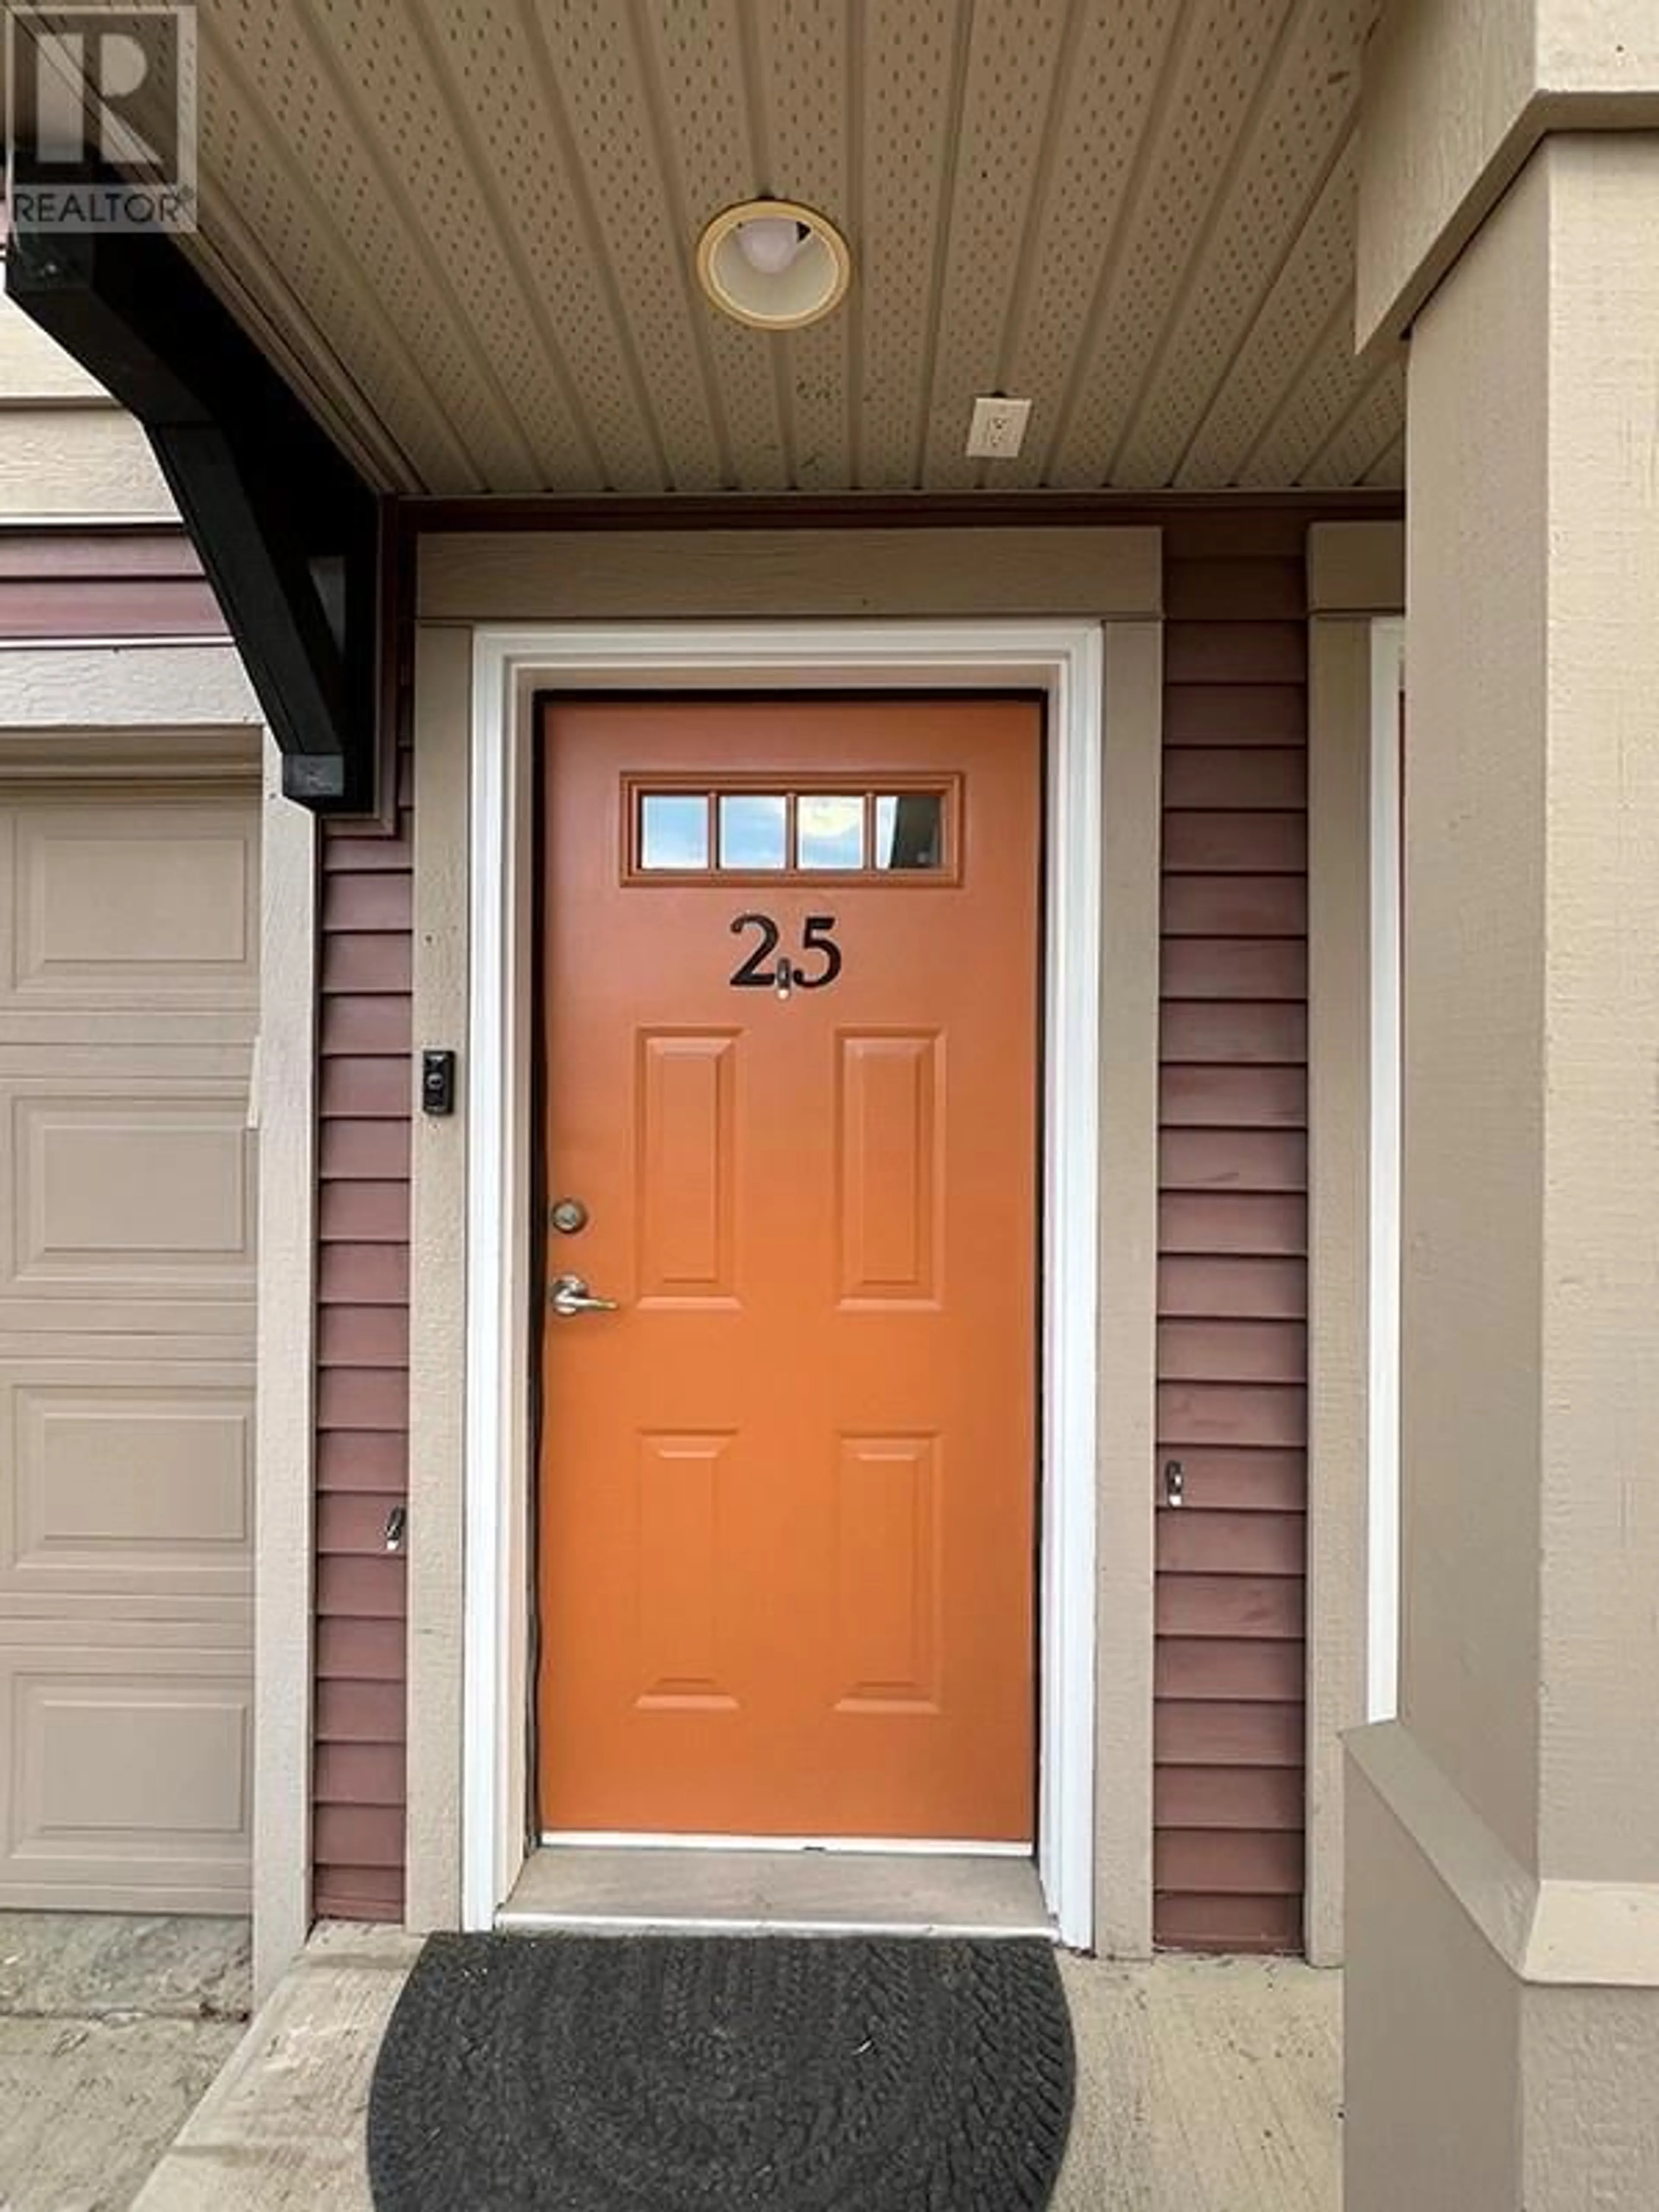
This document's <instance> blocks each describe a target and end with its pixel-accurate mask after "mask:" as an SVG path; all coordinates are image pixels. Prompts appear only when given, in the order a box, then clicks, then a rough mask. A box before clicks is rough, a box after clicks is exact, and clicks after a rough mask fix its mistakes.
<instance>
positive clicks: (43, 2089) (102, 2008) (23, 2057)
mask: <svg viewBox="0 0 1659 2212" xmlns="http://www.w3.org/2000/svg"><path fill="white" fill-rule="evenodd" d="M250 1981H251V1977H250V1974H249V1969H248V1924H247V1923H246V1920H218V1919H182V1918H177V1917H172V1916H170V1915H162V1914H137V1913H91V1912H0V2208H3V2212H125V2207H126V2206H127V2205H129V2204H130V2203H131V2201H132V2198H133V2197H134V2195H135V2194H136V2192H137V2191H138V2190H139V2189H140V2188H141V2187H142V2186H143V2183H144V2181H145V2179H146V2178H147V2177H148V2175H149V2172H151V2170H152V2168H153V2167H154V2166H155V2162H156V2160H158V2159H159V2158H160V2157H161V2154H162V2153H163V2152H164V2151H165V2150H166V2148H167V2145H168V2144H169V2143H170V2142H172V2141H173V2136H175V2134H176V2133H177V2132H178V2130H179V2127H180V2125H181V2124H182V2123H183V2122H184V2121H185V2118H187V2117H188V2115H189V2113H190V2112H191V2109H192V2107H193V2106H195V2104H196V2102H197V2100H198V2099H199V2097H200V2096H201V2094H202V2092H203V2091H204V2089H205V2088H206V2087H208V2085H209V2083H210V2081H212V2080H213V2078H214V2076H215V2075H216V2074H217V2073H218V2071H219V2069H220V2068H221V2067H222V2065H223V2064H224V2063H225V2061H226V2059H227V2058H228V2057H230V2055H231V2053H232V2052H233V2051H234V2050H235V2049H236V2047H237V2045H238V2044H239V2043H240V2041H241V2039H242V2035H243V2032H244V2029H245V2027H246V2022H247V2015H248V2008H249V1993H250ZM230 2201H231V2200H229V2199H227V2200H226V2212H228V2206H229V2203H230Z"/></svg>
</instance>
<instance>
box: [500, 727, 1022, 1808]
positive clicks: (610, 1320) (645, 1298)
mask: <svg viewBox="0 0 1659 2212" xmlns="http://www.w3.org/2000/svg"><path fill="white" fill-rule="evenodd" d="M1041 734H1042V718H1041V708H1039V706H1038V705H1036V703H1035V702H1031V701H1030V700H1028V699H998V698H985V697H980V696H973V697H957V698H951V697H945V698H917V697H912V698H906V699H902V700H893V699H885V698H884V699H872V700H866V701H863V702H848V701H847V700H843V699H829V698H817V699H813V698H790V699H781V700H776V699H767V700H761V699H753V698H750V699H737V700H733V699H685V698H679V699H668V698H663V699H656V700H650V701H645V702H641V701H640V700H637V699H626V700H624V699H609V700H607V699H597V700H596V699H581V700H568V701H561V702H556V703H555V704H553V705H550V707H549V708H547V710H546V714H545V720H544V730H543V740H544V753H543V771H544V799H545V808H546V818H545V841H544V899H543V914H544V961H543V969H542V993H543V1006H544V1024H545V1030H544V1041H545V1055H544V1069H545V1095H546V1102H547V1103H546V1125H545V1130H546V1146H545V1154H544V1180H545V1198H546V1202H547V1215H546V1225H545V1231H544V1233H545V1238H546V1256H545V1265H546V1273H547V1277H548V1281H549V1285H550V1288H551V1286H554V1285H556V1280H557V1279H559V1278H561V1277H574V1278H576V1279H579V1280H580V1282H581V1283H583V1284H585V1285H586V1292H587V1295H589V1296H590V1297H602V1298H608V1299H614V1300H615V1301H616V1310H614V1311H611V1310H592V1309H586V1308H580V1307H578V1309H577V1310H575V1311H574V1312H568V1313H560V1312H558V1311H556V1310H555V1306H554V1304H553V1303H552V1300H551V1297H550V1300H549V1303H548V1304H546V1306H545V1308H544V1316H545V1317H544V1329H543V1375H542V1381H543V1392H542V1401H541V1407H542V1412H541V1422H542V1443H541V1500H540V1503H541V1512H540V1535H539V1556H540V1585H541V1587H540V1598H541V1605H540V1639H541V1640H540V1688H539V1705H538V1735H539V1744H540V1752H539V1778H540V1800H541V1802H540V1812H541V1819H542V1825H543V1826H544V1828H545V1829H550V1830H559V1831H567V1830H590V1831H591V1830H626V1831H630V1832H673V1833H713V1834H726V1835H765V1836H771V1835H821V1836H826V1837H831V1836H865V1837H872V1838H874V1837H934V1838H964V1839H966V1838H974V1839H982V1840H993V1839H994V1840H1004V1841H1010V1842H1019V1841H1027V1840H1029V1839H1030V1836H1031V1832H1032V1802H1033V1796H1034V1774H1033V1761H1032V1735H1033V1726H1034V1713H1035V1703H1036V1682H1035V1664H1034V1638H1033V1592H1034V1576H1035V1565H1034V1553H1035V1542H1036V1536H1035V1519H1036V1516H1035V1503H1036V1479H1035V1457H1036V1453H1035V1443H1036V1384H1035V1376H1036V1203H1035V1188H1036V1091H1037V1012H1036V1007H1037V994H1036V979H1037V945H1038V921H1037V911H1038V822H1039V812H1040V807H1039V783H1040V762H1041V753H1042V746H1041ZM780 971H781V973H780ZM574 1295H575V1296H577V1297H580V1292H578V1293H575V1294H574ZM564 1303H566V1304H569V1303H570V1297H569V1295H568V1294H567V1296H566V1297H565V1299H564Z"/></svg>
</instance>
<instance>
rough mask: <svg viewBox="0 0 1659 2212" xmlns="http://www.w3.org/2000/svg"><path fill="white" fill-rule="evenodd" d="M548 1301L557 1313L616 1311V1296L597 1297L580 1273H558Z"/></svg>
mask: <svg viewBox="0 0 1659 2212" xmlns="http://www.w3.org/2000/svg"><path fill="white" fill-rule="evenodd" d="M547 1297H548V1303H549V1304H550V1305H551V1307H552V1309H553V1310H554V1312H555V1313H556V1314H563V1315H566V1316H569V1315H572V1314H585V1313H615V1312H616V1311H617V1301H616V1299H615V1298H596V1297H594V1296H593V1295H592V1292H591V1291H589V1289H588V1287H587V1285H586V1283H585V1282H584V1281H583V1280H582V1279H581V1277H580V1275H556V1276H555V1278H554V1280H553V1287H552V1288H551V1289H550V1291H549V1292H548V1294H547Z"/></svg>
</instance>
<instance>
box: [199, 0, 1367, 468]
mask: <svg viewBox="0 0 1659 2212" xmlns="http://www.w3.org/2000/svg"><path fill="white" fill-rule="evenodd" d="M1375 15H1376V0H977V4H973V0H787V4H786V0H563V4H558V0H204V5H203V7H202V9H201V21H202V33H203V47H204V52H203V83H202V178H203V214H204V224H203V231H202V234H201V236H200V238H199V240H197V244H196V247H195V250H196V252H197V253H198V254H199V255H200V256H201V258H202V259H203V262H204V266H205V267H206V268H207V270H208V272H209V274H210V276H212V278H213V280H214V281H215V282H216V283H217V284H218V285H219V287H220V288H221V289H222V290H223V291H224V292H225V294H226V295H227V296H228V298H229V299H230V300H231V301H232V303H233V304H234V306H235V307H236V308H237V309H238V312H239V313H241V314H242V315H243V317H244V318H245V319H246V320H247V321H248V322H249V323H250V325H252V327H253V328H254V329H255V331H257V332H258V335H259V336H260V337H261V338H262V340H263V342H264V343H265V344H266V345H267V346H268V347H269V348H270V350H271V351H272V352H273V354H274V355H275V356H276V358H277V359H278V360H279V362H281V364H282V365H283V367H284V368H285V369H286V370H287V371H288V373H289V374H291V375H292V376H293V377H294V378H295V380H296V381H297V382H298V383H299V384H300V385H301V387H302V388H304V389H306V390H307V391H308V392H309V393H310V394H311V396H312V397H313V400H314V401H315V402H316V403H317V404H319V406H320V407H321V408H322V409H323V410H324V411H325V414H326V415H327V416H328V417H329V418H330V419H331V421H332V422H333V423H334V424H335V426H336V428H337V430H338V431H339V434H340V435H341V436H342V438H343V441H345V442H346V443H348V444H349V446H350V447H352V449H353V450H354V452H355V453H356V456H357V457H358V459H360V460H361V461H362V462H363V463H364V465H367V466H368V468H369V469H370V471H372V473H373V474H374V476H375V477H377V478H378V479H379V480H380V481H381V482H382V483H386V484H388V485H391V486H394V487H397V488H400V489H410V490H425V491H432V492H439V493H463V492H480V491H483V492H520V493H522V492H533V491H554V492H567V493H591V492H605V491H614V492H628V493H658V492H674V491H685V492H707V491H716V490H744V491H756V492H764V491H782V490H788V489H803V490H820V491H823V490H842V489H869V490H909V489H934V490H951V489H968V488H971V487H973V486H975V485H980V484H993V485H997V486H1007V487H1026V488H1031V487H1042V486H1058V487H1065V488H1067V489H1095V488H1099V487H1102V486H1109V487H1112V488H1116V489H1139V490H1152V489H1163V488H1165V487H1176V488H1188V489H1218V488H1223V487H1234V486H1243V487H1252V486H1261V487H1264V488H1265V487H1288V486H1297V485H1307V486H1321V487H1338V486H1348V485H1354V484H1362V483H1363V484H1377V485H1389V484H1395V483H1398V482H1399V481H1400V478H1401V441H1402V430H1403V422H1404V391H1403V380H1402V376H1401V370H1400V368H1399V367H1398V365H1397V364H1395V363H1391V362H1388V363H1384V364H1383V365H1382V366H1380V367H1370V368H1365V369H1363V370H1362V369H1361V368H1359V367H1358V365H1357V364H1356V363H1355V362H1354V360H1353V357H1352V346H1351V343H1350V331H1351V327H1352V261H1353V228H1354V132H1355V118H1356V109H1357V102H1358V70H1359V55H1360V49H1361V46H1362V45H1363V43H1364V37H1365V34H1366V33H1367V32H1368V30H1369V28H1370V23H1371V21H1372V19H1373V17H1374V16H1375ZM758 193H775V194H777V195H780V196H784V197H792V198H795V199H799V200H803V201H805V202H806V203H808V204H811V205H813V206H816V207H817V208H820V209H822V210H823V211H824V212H825V213H826V214H828V215H829V216H831V217H832V218H833V219H834V220H835V221H836V222H838V223H839V224H840V225H841V226H842V228H843V230H844V231H845V232H846V234H847V235H848V238H849V240H851V242H852V246H853V249H854V268H855V275H854V284H853V288H852V290H851V292H850V294H849V295H848V300H847V301H846V303H845V304H844V306H843V307H842V308H841V309H840V310H838V311H837V312H836V313H835V314H834V315H833V316H831V317H830V318H829V319H827V320H826V321H824V322H823V323H821V324H818V325H816V326H814V327H812V328H811V329H809V330H806V331H799V332H797V333H795V334H793V335H789V336H775V335H768V334H765V333H762V332H758V331H751V330H748V329H745V328H743V327H741V326H739V325H737V324H735V323H732V322H728V321H726V320H725V319H722V318H721V317H720V316H719V315H718V314H716V313H714V310H713V309H712V308H711V307H709V306H708V303H707V302H706V301H704V299H703V298H702V295H701V294H700V292H699V291H698V289H697V286H696V278H695V273H694V269H693V256H692V248H693V245H694V241H695V240H696V235H697V233H698V231H699V229H700V228H701V227H702V224H703V222H705V221H706V220H707V218H708V216H710V215H711V214H713V213H714V211H715V210H718V209H720V208H721V207H723V206H726V205H727V204H730V203H732V202H733V201H735V200H739V199H743V198H746V197H750V196H752V195H755V194H758ZM999 391H1006V392H1014V393H1020V394H1025V395H1029V396H1030V398H1032V399H1033V400H1034V402H1035V406H1034V409H1033V413H1032V419H1031V427H1030V434H1029V435H1028V437H1027V441H1026V449H1025V452H1024V453H1023V454H1022V456H1021V457H1020V458H1019V459H1018V460H1015V461H1010V462H991V463H986V462H975V461H969V460H967V459H964V457H963V441H964V436H965V433H966V428H967V422H968V415H969V405H970V403H971V401H972V398H973V397H974V395H975V393H976V392H999Z"/></svg>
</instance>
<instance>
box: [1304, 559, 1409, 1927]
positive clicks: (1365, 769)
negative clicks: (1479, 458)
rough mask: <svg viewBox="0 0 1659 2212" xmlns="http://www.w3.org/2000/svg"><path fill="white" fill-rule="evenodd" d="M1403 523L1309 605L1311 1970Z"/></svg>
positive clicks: (1361, 1226) (1336, 1840) (1353, 1723)
mask: <svg viewBox="0 0 1659 2212" xmlns="http://www.w3.org/2000/svg"><path fill="white" fill-rule="evenodd" d="M1404 551H1405V539H1404V532H1403V529H1402V527H1401V525H1400V524H1398V523H1366V522H1360V523H1343V522H1334V523H1317V524H1316V525H1315V526H1314V527H1313V528H1312V530H1311V531H1310V532H1309V543H1308V603H1309V607H1310V611H1311V615H1312V621H1311V624H1310V638H1309V653H1308V724H1309V726H1308V963H1309V965H1308V1024H1309V1035H1308V1128H1309V1191H1308V1249H1309V1255H1310V1269H1309V1284H1308V1302H1309V1303H1308V1401H1309V1403H1308V1659H1309V1665H1308V1889H1307V1923H1306V1935H1307V1947H1308V1956H1309V1958H1310V1960H1311V1961H1312V1963H1313V1964H1314V1965H1316V1966H1335V1965H1337V1964H1339V1963H1340V1960H1341V1958H1342V1954H1343V1929H1342V1899H1343V1883H1342V1860H1343V1838H1342V1747H1341V1738H1342V1735H1343V1733H1344V1731H1346V1729H1351V1728H1354V1727H1357V1726H1358V1724H1359V1723H1361V1722H1362V1721H1363V1720H1364V1718H1365V1713H1366V1638H1367V1628H1368V1623H1369V1616H1370V1587H1369V1570H1370V1560H1369V1554H1368V1550H1367V1543H1366V1522H1367V1510H1368V1503H1369V1498H1368V1492H1369V1474H1370V1460H1369V1454H1370V1419H1369V1395H1370V1297H1369V1281H1368V1277H1369V1270H1370V1133H1371V1096H1370V1000H1371V988H1372V977H1371V954H1370V834H1371V832H1370V804H1371V775H1370V769H1371V714H1372V690H1371V625H1372V620H1373V617H1376V616H1378V615H1386V614H1394V613H1398V612H1399V611H1400V610H1401V608H1402V607H1403V605H1404V601H1405V563H1404Z"/></svg>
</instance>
